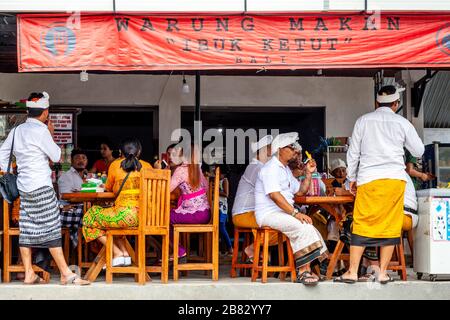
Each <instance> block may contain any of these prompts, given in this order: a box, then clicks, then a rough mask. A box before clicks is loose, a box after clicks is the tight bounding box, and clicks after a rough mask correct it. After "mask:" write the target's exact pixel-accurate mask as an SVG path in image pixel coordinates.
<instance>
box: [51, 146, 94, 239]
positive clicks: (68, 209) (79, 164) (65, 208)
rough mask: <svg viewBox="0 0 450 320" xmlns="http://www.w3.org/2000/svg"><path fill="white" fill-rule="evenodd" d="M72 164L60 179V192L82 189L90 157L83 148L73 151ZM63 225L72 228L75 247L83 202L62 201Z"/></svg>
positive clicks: (71, 236) (71, 234) (71, 232)
mask: <svg viewBox="0 0 450 320" xmlns="http://www.w3.org/2000/svg"><path fill="white" fill-rule="evenodd" d="M71 164H72V166H71V167H70V169H69V170H68V171H66V172H64V173H63V174H62V175H61V177H59V179H58V189H59V194H60V195H61V194H63V193H72V192H78V191H80V190H81V184H82V183H83V177H84V175H85V174H87V170H86V167H87V164H88V159H87V156H86V153H85V152H84V151H83V150H81V149H74V150H73V151H72V153H71ZM60 209H61V225H62V226H63V227H65V228H69V230H70V239H71V241H72V244H73V247H74V248H75V247H76V246H77V244H78V229H79V228H80V227H81V219H82V218H83V204H70V203H68V202H66V201H60Z"/></svg>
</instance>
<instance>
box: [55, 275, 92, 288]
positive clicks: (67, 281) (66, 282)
mask: <svg viewBox="0 0 450 320" xmlns="http://www.w3.org/2000/svg"><path fill="white" fill-rule="evenodd" d="M77 280H79V281H78V282H75V281H77ZM61 284H62V285H63V286H65V285H74V286H86V285H89V284H91V282H90V281H87V280H84V279H81V277H80V276H79V275H77V274H74V275H72V276H70V277H69V278H67V279H65V280H61Z"/></svg>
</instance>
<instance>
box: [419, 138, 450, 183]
mask: <svg viewBox="0 0 450 320" xmlns="http://www.w3.org/2000/svg"><path fill="white" fill-rule="evenodd" d="M422 161H423V162H422V164H423V171H424V172H431V173H433V174H434V175H435V176H436V179H435V180H432V181H429V182H426V183H423V184H422V187H423V188H424V189H428V188H447V187H449V183H450V144H449V143H439V142H435V143H433V144H429V145H426V146H425V153H424V155H423V160H422Z"/></svg>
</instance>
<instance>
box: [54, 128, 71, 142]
mask: <svg viewBox="0 0 450 320" xmlns="http://www.w3.org/2000/svg"><path fill="white" fill-rule="evenodd" d="M53 139H54V140H55V142H56V144H59V145H61V144H68V143H73V138H72V131H55V133H54V135H53Z"/></svg>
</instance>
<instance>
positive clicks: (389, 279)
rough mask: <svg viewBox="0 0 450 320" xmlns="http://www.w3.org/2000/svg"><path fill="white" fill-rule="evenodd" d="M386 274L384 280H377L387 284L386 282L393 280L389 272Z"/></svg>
mask: <svg viewBox="0 0 450 320" xmlns="http://www.w3.org/2000/svg"><path fill="white" fill-rule="evenodd" d="M387 276H388V278H387V279H386V280H379V282H380V283H381V284H387V283H388V282H394V278H392V277H391V275H390V274H387ZM378 279H379V278H378Z"/></svg>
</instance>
